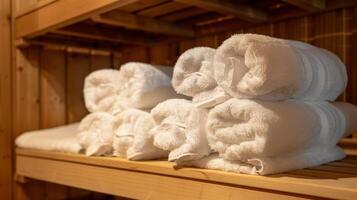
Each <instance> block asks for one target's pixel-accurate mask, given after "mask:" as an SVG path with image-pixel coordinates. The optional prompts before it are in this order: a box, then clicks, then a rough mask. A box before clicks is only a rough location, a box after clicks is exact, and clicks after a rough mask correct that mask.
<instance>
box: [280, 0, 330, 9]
mask: <svg viewBox="0 0 357 200" xmlns="http://www.w3.org/2000/svg"><path fill="white" fill-rule="evenodd" d="M283 1H284V2H286V3H289V4H291V5H294V6H296V7H299V8H302V9H304V10H308V11H319V10H323V9H325V7H326V2H325V0H283Z"/></svg>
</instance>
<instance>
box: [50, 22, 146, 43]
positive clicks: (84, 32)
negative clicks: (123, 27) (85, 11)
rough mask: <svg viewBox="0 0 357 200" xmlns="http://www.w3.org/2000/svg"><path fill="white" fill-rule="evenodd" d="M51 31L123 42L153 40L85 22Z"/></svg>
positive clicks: (92, 38)
mask: <svg viewBox="0 0 357 200" xmlns="http://www.w3.org/2000/svg"><path fill="white" fill-rule="evenodd" d="M52 32H53V33H55V34H59V35H65V36H74V37H80V38H85V39H91V40H99V41H108V42H115V43H124V44H136V45H149V44H150V43H152V42H153V40H152V39H150V38H146V37H142V36H139V35H137V34H128V33H121V32H120V31H113V30H110V29H105V28H102V29H98V28H95V27H93V26H89V25H85V24H76V25H72V26H69V27H65V28H63V29H59V30H55V31H52Z"/></svg>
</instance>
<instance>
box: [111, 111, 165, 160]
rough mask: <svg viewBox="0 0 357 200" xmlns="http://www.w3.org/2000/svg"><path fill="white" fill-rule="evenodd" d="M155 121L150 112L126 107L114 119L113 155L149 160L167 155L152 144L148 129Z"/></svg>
mask: <svg viewBox="0 0 357 200" xmlns="http://www.w3.org/2000/svg"><path fill="white" fill-rule="evenodd" d="M154 125H155V122H154V119H153V118H152V117H151V115H150V113H148V112H146V111H142V110H138V109H128V110H125V111H123V112H122V113H120V114H119V115H118V116H116V117H115V120H114V141H113V149H114V155H116V156H120V157H124V158H128V159H129V160H149V159H156V158H163V157H167V155H168V152H167V151H163V150H162V149H159V148H157V147H155V146H154V145H153V135H151V134H149V131H150V130H151V129H152V128H153V127H154Z"/></svg>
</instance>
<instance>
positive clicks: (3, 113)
mask: <svg viewBox="0 0 357 200" xmlns="http://www.w3.org/2000/svg"><path fill="white" fill-rule="evenodd" d="M9 16H11V1H9V0H2V1H0V30H1V31H0V44H1V47H0V58H1V65H0V163H1V164H0V177H1V179H0V194H2V198H4V199H11V198H12V194H11V190H12V178H13V176H12V173H13V172H12V167H13V166H12V159H11V157H12V127H11V124H12V112H11V106H12V105H11V104H12V103H11V102H12V87H11V71H12V68H11V64H12V62H11V52H12V50H11V22H10V18H9Z"/></svg>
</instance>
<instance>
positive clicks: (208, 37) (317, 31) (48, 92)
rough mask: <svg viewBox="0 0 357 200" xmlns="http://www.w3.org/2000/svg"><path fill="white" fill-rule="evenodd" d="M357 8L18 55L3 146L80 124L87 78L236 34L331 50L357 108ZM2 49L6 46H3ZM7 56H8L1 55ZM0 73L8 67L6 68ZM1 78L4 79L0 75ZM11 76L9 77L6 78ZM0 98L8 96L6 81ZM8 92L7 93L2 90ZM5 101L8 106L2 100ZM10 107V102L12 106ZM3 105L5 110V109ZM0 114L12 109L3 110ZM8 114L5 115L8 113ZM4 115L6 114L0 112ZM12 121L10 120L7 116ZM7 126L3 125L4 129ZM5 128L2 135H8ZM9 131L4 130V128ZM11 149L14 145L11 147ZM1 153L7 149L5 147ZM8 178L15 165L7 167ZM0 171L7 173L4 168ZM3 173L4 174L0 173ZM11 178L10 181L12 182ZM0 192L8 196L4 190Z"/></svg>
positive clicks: (50, 192) (39, 190)
mask: <svg viewBox="0 0 357 200" xmlns="http://www.w3.org/2000/svg"><path fill="white" fill-rule="evenodd" d="M356 16H357V7H352V8H345V9H338V10H333V11H328V12H324V13H320V14H315V15H310V16H304V17H297V18H292V19H288V20H284V21H278V22H274V23H266V24H260V25H258V26H254V27H240V25H239V24H234V23H233V24H232V23H230V24H229V23H223V24H221V25H208V26H207V28H206V29H205V30H206V31H202V32H201V34H202V35H201V36H199V37H197V38H195V39H186V40H180V41H177V40H176V41H171V42H167V41H163V42H162V43H160V44H157V45H153V46H151V47H131V48H126V49H124V50H121V51H120V52H119V53H118V52H116V53H114V52H111V53H110V52H109V53H108V52H107V53H105V52H92V51H89V52H83V51H82V52H79V51H77V50H76V49H71V48H66V49H63V48H49V47H39V46H32V47H27V48H23V49H21V50H17V51H16V57H17V63H16V64H15V68H14V72H13V76H12V77H13V80H12V82H13V88H14V90H13V93H14V94H13V112H12V113H13V115H14V116H13V119H14V121H13V124H14V126H13V127H14V130H13V134H12V135H11V136H10V135H9V134H7V135H4V134H1V135H0V137H2V138H1V141H3V140H2V139H3V138H5V139H7V140H6V141H10V140H9V137H12V138H14V137H15V136H17V135H19V134H20V133H21V132H23V131H29V130H36V129H41V128H48V127H53V126H58V125H63V124H67V123H71V122H75V121H78V120H80V119H81V118H82V117H83V116H84V115H85V114H86V113H87V111H86V109H85V107H84V101H83V96H82V89H83V80H84V77H85V76H86V75H87V74H89V73H90V72H91V71H93V70H96V69H100V68H118V67H119V66H120V64H122V63H125V62H127V61H142V62H150V63H153V64H160V65H173V64H174V63H175V61H176V59H177V57H178V56H179V55H180V53H182V52H183V51H185V50H186V49H188V48H191V47H194V46H210V47H217V46H218V45H219V44H220V43H221V42H222V41H223V40H224V39H226V38H227V37H229V36H230V35H232V34H234V33H259V34H265V35H270V36H274V37H281V38H286V39H294V40H301V41H305V42H308V43H311V44H313V45H316V46H319V47H323V48H326V49H328V50H330V51H332V52H334V53H336V54H337V55H338V56H339V57H340V58H341V59H342V60H343V62H344V63H346V65H347V71H348V76H349V84H348V87H347V89H346V91H345V92H344V94H343V95H341V97H340V98H339V99H340V100H343V101H348V102H352V103H354V104H356V105H357V58H356V56H357V55H354V54H356V53H357V51H356V48H357V35H356V34H357V33H356V27H357V25H356V23H357V19H356V18H357V17H356ZM1 44H3V43H1ZM2 54H4V53H3V52H2ZM0 67H3V66H2V65H1V66H0ZM1 73H4V72H3V71H2V70H1ZM6 73H8V72H5V74H6ZM1 81H2V82H1V87H2V88H1V90H0V92H1V93H0V94H1V95H2V96H1V97H3V96H6V95H5V94H3V93H4V91H6V90H9V88H8V87H5V86H4V84H3V81H5V82H6V81H7V83H8V82H9V80H8V79H3V78H2V79H1ZM3 88H4V89H3ZM0 101H9V99H7V98H0ZM8 104H9V102H6V105H8ZM1 105H5V104H2V103H1ZM1 105H0V106H1ZM1 109H7V112H8V113H10V110H9V107H7V106H3V107H1ZM7 112H6V113H7ZM0 114H4V112H2V110H1V112H0ZM2 117H3V118H4V119H5V122H6V120H9V119H8V118H7V117H8V116H2ZM2 122H3V120H1V121H0V123H2ZM3 124H5V123H2V124H1V129H0V131H3V130H7V128H8V127H6V125H3ZM3 127H5V129H4V128H3ZM6 145H8V146H9V145H10V146H11V143H10V142H7V143H6ZM0 148H3V146H2V145H0ZM5 149H7V151H5V153H4V152H3V151H2V150H1V152H0V153H1V155H4V156H5V157H4V156H3V157H2V159H7V163H10V162H8V161H9V160H8V159H9V158H10V156H9V155H10V152H9V151H8V150H9V148H8V147H6V148H5ZM6 166H7V168H6V167H5V168H6V170H8V171H7V172H9V166H10V164H7V165H6ZM1 167H3V166H2V165H1ZM7 172H3V170H2V169H1V172H0V173H7ZM10 180H11V177H10V176H7V181H10ZM0 189H1V190H6V186H4V187H3V186H2V187H1V188H0ZM14 191H15V192H14V194H15V196H16V199H21V200H22V199H36V200H37V199H38V200H41V199H80V198H82V199H95V198H98V197H101V196H100V195H99V196H98V195H97V194H94V193H90V192H86V191H82V190H79V189H73V188H68V187H64V186H59V185H55V184H50V183H44V182H40V181H33V180H31V181H30V182H28V183H25V184H16V186H15V189H14Z"/></svg>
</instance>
